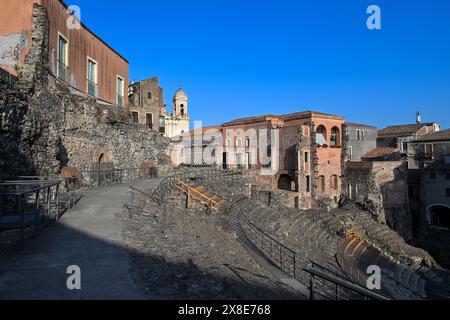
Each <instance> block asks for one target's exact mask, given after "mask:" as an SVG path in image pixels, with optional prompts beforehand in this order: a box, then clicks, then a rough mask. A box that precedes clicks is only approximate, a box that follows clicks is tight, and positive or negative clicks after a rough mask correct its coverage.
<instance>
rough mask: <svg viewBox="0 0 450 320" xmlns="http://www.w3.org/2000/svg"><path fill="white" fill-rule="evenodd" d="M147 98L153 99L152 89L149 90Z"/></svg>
mask: <svg viewBox="0 0 450 320" xmlns="http://www.w3.org/2000/svg"><path fill="white" fill-rule="evenodd" d="M147 99H148V100H152V93H151V92H150V91H149V92H147Z"/></svg>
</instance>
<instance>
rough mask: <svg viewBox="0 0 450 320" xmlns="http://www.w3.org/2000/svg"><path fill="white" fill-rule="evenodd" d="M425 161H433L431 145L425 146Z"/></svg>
mask: <svg viewBox="0 0 450 320" xmlns="http://www.w3.org/2000/svg"><path fill="white" fill-rule="evenodd" d="M425 160H433V145H432V144H429V143H427V144H425Z"/></svg>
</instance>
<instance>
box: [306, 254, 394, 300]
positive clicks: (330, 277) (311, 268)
mask: <svg viewBox="0 0 450 320" xmlns="http://www.w3.org/2000/svg"><path fill="white" fill-rule="evenodd" d="M303 270H304V271H305V272H307V273H309V274H310V275H311V281H310V286H309V287H310V288H309V289H310V299H311V300H313V299H314V277H318V278H320V279H323V280H325V281H327V282H331V283H333V284H335V285H336V299H338V298H339V294H338V287H342V288H345V289H347V290H350V291H352V292H355V293H358V294H360V295H362V296H363V297H365V298H369V299H374V300H390V299H389V298H387V297H385V296H383V295H381V294H378V293H376V292H373V291H371V290H369V289H366V288H364V287H362V286H360V285H358V284H356V283H354V282H352V281H349V280H347V279H346V278H344V277H342V276H340V275H338V274H336V273H335V272H333V271H331V270H329V269H327V268H325V267H323V266H320V265H318V264H317V263H314V262H310V264H309V265H308V266H307V267H306V268H304V269H303Z"/></svg>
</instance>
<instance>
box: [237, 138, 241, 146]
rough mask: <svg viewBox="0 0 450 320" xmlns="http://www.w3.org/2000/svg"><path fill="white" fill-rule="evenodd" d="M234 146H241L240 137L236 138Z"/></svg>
mask: <svg viewBox="0 0 450 320" xmlns="http://www.w3.org/2000/svg"><path fill="white" fill-rule="evenodd" d="M236 147H242V140H241V139H237V140H236Z"/></svg>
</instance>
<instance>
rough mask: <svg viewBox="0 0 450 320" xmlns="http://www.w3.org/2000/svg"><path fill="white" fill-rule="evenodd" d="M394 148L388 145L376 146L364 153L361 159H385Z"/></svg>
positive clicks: (390, 154)
mask: <svg viewBox="0 0 450 320" xmlns="http://www.w3.org/2000/svg"><path fill="white" fill-rule="evenodd" d="M395 150H396V149H395V148H389V147H382V148H376V149H374V150H372V151H370V152H369V153H367V154H366V155H364V156H363V157H362V158H363V159H380V158H381V159H387V158H389V157H390V156H392V154H393V153H394V151H395Z"/></svg>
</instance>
